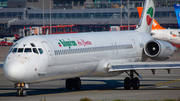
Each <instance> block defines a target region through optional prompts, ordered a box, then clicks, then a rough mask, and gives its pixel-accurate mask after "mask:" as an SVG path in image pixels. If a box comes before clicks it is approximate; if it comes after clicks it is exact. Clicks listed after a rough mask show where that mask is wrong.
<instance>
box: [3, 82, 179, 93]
mask: <svg viewBox="0 0 180 101" xmlns="http://www.w3.org/2000/svg"><path fill="white" fill-rule="evenodd" d="M84 81H90V82H93V84H83V82H84ZM97 81H98V82H99V81H100V82H101V83H100V84H99V83H96V82H97ZM123 81H124V80H82V86H81V90H66V88H65V86H63V87H61V88H52V89H51V88H45V87H44V88H42V87H41V88H38V87H34V88H33V87H32V88H28V89H27V95H28V96H35V95H44V94H61V93H73V92H79V91H88V90H90V91H91V90H124V87H123V86H124V83H123ZM141 81H143V80H141ZM145 81H154V80H145ZM158 81H159V80H158ZM161 81H164V80H161ZM102 82H103V84H102ZM140 86H146V87H148V86H155V84H141V85H140ZM0 90H6V91H7V92H8V90H9V91H10V92H8V93H0V97H14V96H16V89H13V88H0ZM139 90H157V89H156V88H143V89H142V88H140V89H139ZM158 90H163V89H158ZM166 90H167V89H166ZM168 90H176V89H168Z"/></svg>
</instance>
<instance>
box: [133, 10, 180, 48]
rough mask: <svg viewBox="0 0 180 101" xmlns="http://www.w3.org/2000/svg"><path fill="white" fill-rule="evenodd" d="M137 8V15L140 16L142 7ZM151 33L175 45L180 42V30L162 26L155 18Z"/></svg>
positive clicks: (154, 36) (156, 37)
mask: <svg viewBox="0 0 180 101" xmlns="http://www.w3.org/2000/svg"><path fill="white" fill-rule="evenodd" d="M137 9H138V13H139V17H141V13H142V10H143V7H137ZM151 35H152V37H153V38H155V39H158V40H163V41H168V42H170V43H173V44H175V45H179V44H180V30H179V29H166V28H163V27H162V26H161V25H159V24H158V22H157V21H156V20H155V19H154V20H153V25H152V31H151Z"/></svg>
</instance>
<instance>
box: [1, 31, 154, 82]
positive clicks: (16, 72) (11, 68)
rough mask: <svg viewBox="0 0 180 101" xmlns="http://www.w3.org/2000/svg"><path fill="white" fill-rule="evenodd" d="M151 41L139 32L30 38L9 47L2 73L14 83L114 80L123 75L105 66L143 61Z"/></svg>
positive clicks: (150, 38)
mask: <svg viewBox="0 0 180 101" xmlns="http://www.w3.org/2000/svg"><path fill="white" fill-rule="evenodd" d="M152 39H153V38H152V37H151V36H150V35H149V34H146V33H141V32H138V31H133V32H132V31H125V32H123V31H121V32H120V31H115V32H98V33H93V32H91V33H79V34H61V35H39V36H29V37H26V38H23V39H20V40H19V41H17V42H16V43H15V44H14V45H13V46H12V48H11V50H10V52H9V54H8V56H7V58H6V60H5V63H4V64H5V67H6V68H4V72H5V76H6V77H7V78H8V79H9V80H11V81H13V82H17V83H34V82H41V81H48V80H55V79H63V78H72V77H82V76H116V75H119V74H121V73H123V71H122V72H110V73H108V68H107V65H108V63H110V62H111V63H112V62H122V63H123V62H139V61H143V59H142V57H143V55H142V53H143V47H144V45H145V44H146V43H147V41H149V40H152Z"/></svg>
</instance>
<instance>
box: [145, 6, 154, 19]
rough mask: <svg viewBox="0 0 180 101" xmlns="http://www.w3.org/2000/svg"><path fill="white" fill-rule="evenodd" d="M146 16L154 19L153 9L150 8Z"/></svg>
mask: <svg viewBox="0 0 180 101" xmlns="http://www.w3.org/2000/svg"><path fill="white" fill-rule="evenodd" d="M146 14H149V15H150V16H151V17H152V16H153V8H152V7H150V8H149V9H148V11H147V13H146Z"/></svg>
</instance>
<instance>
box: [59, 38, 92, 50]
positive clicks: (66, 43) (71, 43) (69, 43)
mask: <svg viewBox="0 0 180 101" xmlns="http://www.w3.org/2000/svg"><path fill="white" fill-rule="evenodd" d="M58 45H59V47H62V46H63V47H69V49H71V47H72V46H78V45H79V46H86V45H92V43H91V41H84V40H83V39H81V40H80V41H79V40H77V42H75V41H74V40H72V41H71V40H70V39H68V41H64V39H62V40H59V42H58Z"/></svg>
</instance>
